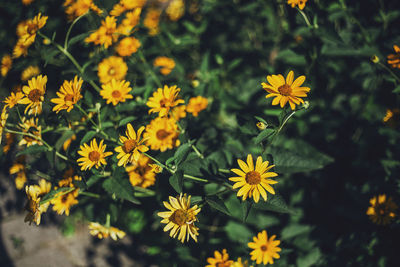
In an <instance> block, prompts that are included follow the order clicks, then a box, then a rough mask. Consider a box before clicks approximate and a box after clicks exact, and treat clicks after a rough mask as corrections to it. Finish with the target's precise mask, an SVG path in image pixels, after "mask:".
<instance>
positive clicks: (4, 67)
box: [0, 54, 12, 77]
mask: <svg viewBox="0 0 400 267" xmlns="http://www.w3.org/2000/svg"><path fill="white" fill-rule="evenodd" d="M11 66H12V58H11V56H10V55H9V54H6V55H4V56H3V57H2V58H1V68H0V72H1V76H3V77H5V76H6V75H7V73H8V72H9V71H10V69H11Z"/></svg>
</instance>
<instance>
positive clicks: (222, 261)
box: [206, 249, 233, 267]
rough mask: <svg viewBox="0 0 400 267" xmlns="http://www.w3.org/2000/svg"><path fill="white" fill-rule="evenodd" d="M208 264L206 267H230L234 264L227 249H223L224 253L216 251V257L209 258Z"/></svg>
mask: <svg viewBox="0 0 400 267" xmlns="http://www.w3.org/2000/svg"><path fill="white" fill-rule="evenodd" d="M207 262H208V264H207V265H206V267H230V266H232V264H233V261H232V260H230V259H229V254H228V253H227V252H226V249H223V250H222V253H221V252H219V251H218V250H216V251H214V257H213V258H212V257H209V258H207Z"/></svg>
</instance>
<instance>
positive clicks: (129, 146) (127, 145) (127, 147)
mask: <svg viewBox="0 0 400 267" xmlns="http://www.w3.org/2000/svg"><path fill="white" fill-rule="evenodd" d="M136 146H137V143H136V141H135V140H132V139H129V140H126V141H125V142H124V145H123V147H122V148H123V150H124V152H125V153H131V152H132V150H133V149H134V148H135V147H136Z"/></svg>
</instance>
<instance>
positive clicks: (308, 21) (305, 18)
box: [297, 7, 314, 29]
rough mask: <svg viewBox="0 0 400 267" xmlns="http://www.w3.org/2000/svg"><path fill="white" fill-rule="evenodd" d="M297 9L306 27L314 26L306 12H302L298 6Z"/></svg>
mask: <svg viewBox="0 0 400 267" xmlns="http://www.w3.org/2000/svg"><path fill="white" fill-rule="evenodd" d="M297 10H298V11H299V12H300V14H301V15H302V16H303V18H304V21H305V22H306V24H307V26H308V28H311V29H312V28H314V26H313V25H311V23H310V20H309V19H308V17H307V15H306V13H304V11H303V10H301V9H300V8H298V7H297Z"/></svg>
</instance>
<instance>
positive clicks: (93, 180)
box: [86, 175, 104, 188]
mask: <svg viewBox="0 0 400 267" xmlns="http://www.w3.org/2000/svg"><path fill="white" fill-rule="evenodd" d="M102 178H104V177H103V176H101V175H93V176H91V177H90V178H89V179H88V180H87V182H86V185H87V188H89V187H91V186H92V185H94V184H95V183H97V181H99V180H101V179H102Z"/></svg>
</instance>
